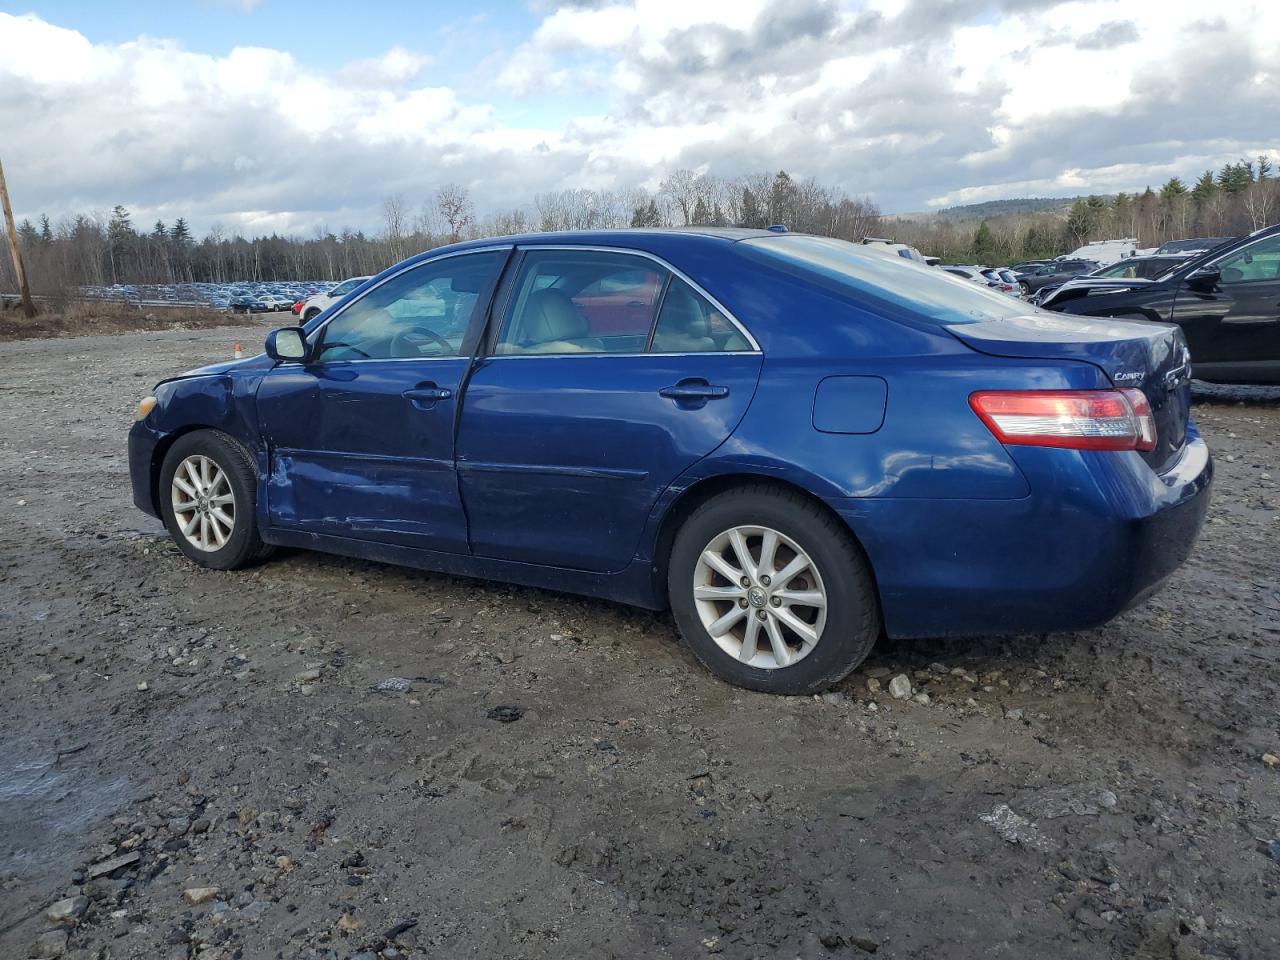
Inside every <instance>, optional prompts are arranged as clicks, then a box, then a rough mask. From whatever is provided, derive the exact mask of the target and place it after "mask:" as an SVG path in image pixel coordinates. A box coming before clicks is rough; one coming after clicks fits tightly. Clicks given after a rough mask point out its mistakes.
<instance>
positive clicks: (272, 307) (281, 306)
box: [258, 293, 293, 312]
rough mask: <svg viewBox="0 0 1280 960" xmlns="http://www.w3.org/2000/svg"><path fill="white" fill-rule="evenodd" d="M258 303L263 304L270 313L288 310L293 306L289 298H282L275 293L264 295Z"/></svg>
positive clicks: (259, 298)
mask: <svg viewBox="0 0 1280 960" xmlns="http://www.w3.org/2000/svg"><path fill="white" fill-rule="evenodd" d="M258 302H259V303H261V304H262V306H263V307H265V308H266V310H267V311H268V312H275V311H277V310H288V309H289V308H290V307H292V306H293V304H292V303H291V302H290V300H289V298H288V297H282V296H280V295H279V294H275V293H264V294H263V295H262V296H260V297H258Z"/></svg>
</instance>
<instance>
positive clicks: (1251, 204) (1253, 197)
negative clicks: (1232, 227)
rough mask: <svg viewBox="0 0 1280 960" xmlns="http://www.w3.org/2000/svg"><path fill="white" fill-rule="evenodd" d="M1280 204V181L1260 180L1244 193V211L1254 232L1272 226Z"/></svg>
mask: <svg viewBox="0 0 1280 960" xmlns="http://www.w3.org/2000/svg"><path fill="white" fill-rule="evenodd" d="M1278 203H1280V181H1276V180H1271V179H1267V180H1258V181H1256V182H1254V183H1252V184H1250V185H1249V188H1248V189H1247V190H1245V192H1244V209H1245V213H1247V214H1248V215H1249V225H1250V227H1251V228H1252V229H1253V230H1261V229H1262V228H1263V227H1266V226H1270V225H1271V220H1272V218H1273V217H1274V216H1275V213H1276V206H1277V204H1278Z"/></svg>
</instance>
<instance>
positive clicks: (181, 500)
mask: <svg viewBox="0 0 1280 960" xmlns="http://www.w3.org/2000/svg"><path fill="white" fill-rule="evenodd" d="M257 487H258V475H257V469H256V468H255V466H254V463H253V459H252V458H251V457H250V456H249V453H248V451H246V450H245V449H244V447H242V446H241V445H240V444H239V443H237V442H236V441H235V440H233V439H232V438H231V437H229V436H227V435H226V434H224V433H221V432H218V431H216V430H199V431H196V432H194V433H188V434H186V435H184V436H181V437H179V438H178V439H177V440H176V441H175V442H174V444H173V446H172V447H170V448H169V452H168V453H167V454H166V455H165V458H164V464H163V465H162V466H161V468H160V512H161V514H162V515H163V517H164V523H165V526H166V527H168V529H169V535H170V536H171V537H173V541H174V543H176V544H177V545H178V549H179V550H181V551H182V552H183V553H184V554H185V555H186V556H187V557H188V558H190V559H191V560H194V561H195V562H196V563H198V564H200V565H201V566H202V567H210V568H212V569H214V570H234V569H236V568H238V567H244V566H248V565H249V564H251V563H255V562H257V561H259V560H261V559H263V558H264V557H265V556H267V554H268V553H270V550H271V548H270V547H268V546H267V545H265V544H264V543H263V542H262V539H261V537H259V536H258V525H257V520H256V518H255V507H256V503H257V492H258V491H257Z"/></svg>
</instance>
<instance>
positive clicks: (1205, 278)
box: [1187, 267, 1222, 289]
mask: <svg viewBox="0 0 1280 960" xmlns="http://www.w3.org/2000/svg"><path fill="white" fill-rule="evenodd" d="M1221 279H1222V271H1221V270H1219V269H1218V268H1217V267H1197V268H1196V269H1195V270H1192V271H1191V272H1190V273H1189V274H1187V283H1189V284H1191V286H1193V287H1196V288H1199V289H1206V288H1208V287H1212V286H1213V285H1215V284H1216V283H1217V282H1218V281H1219V280H1221Z"/></svg>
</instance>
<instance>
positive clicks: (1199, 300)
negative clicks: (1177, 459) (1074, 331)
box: [1044, 225, 1280, 383]
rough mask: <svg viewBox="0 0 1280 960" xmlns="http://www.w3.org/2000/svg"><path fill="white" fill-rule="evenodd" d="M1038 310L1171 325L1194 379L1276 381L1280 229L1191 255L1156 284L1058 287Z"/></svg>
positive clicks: (1279, 365)
mask: <svg viewBox="0 0 1280 960" xmlns="http://www.w3.org/2000/svg"><path fill="white" fill-rule="evenodd" d="M1044 307H1045V309H1047V310H1056V311H1059V312H1061V313H1074V314H1079V315H1083V316H1091V317H1119V318H1123V319H1126V320H1160V321H1165V322H1168V323H1176V324H1177V325H1178V326H1180V327H1182V332H1183V334H1184V335H1185V336H1186V340H1187V346H1188V347H1189V348H1190V350H1191V363H1192V367H1193V372H1192V375H1193V376H1195V377H1197V378H1199V379H1201V380H1213V381H1217V382H1219V383H1280V225H1277V226H1274V227H1267V228H1265V229H1263V230H1259V231H1257V232H1256V233H1253V234H1250V235H1249V236H1247V237H1242V238H1240V239H1239V240H1236V241H1234V242H1232V243H1229V244H1226V245H1224V246H1221V247H1218V248H1216V249H1213V250H1210V251H1208V252H1207V253H1203V254H1201V255H1200V256H1197V257H1192V258H1191V259H1190V260H1188V261H1187V262H1186V263H1184V264H1183V265H1182V266H1181V267H1178V268H1177V269H1175V270H1173V271H1172V272H1170V273H1167V274H1164V275H1163V276H1161V277H1160V278H1158V279H1155V280H1142V279H1138V278H1128V279H1116V280H1113V281H1105V282H1104V281H1101V280H1099V281H1097V282H1092V281H1091V283H1090V284H1089V285H1088V286H1081V287H1079V288H1077V289H1075V290H1071V289H1069V288H1067V287H1064V288H1063V289H1062V290H1060V291H1059V292H1058V294H1057V295H1056V296H1055V297H1054V298H1053V299H1052V300H1050V301H1048V302H1046V303H1045V304H1044Z"/></svg>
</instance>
